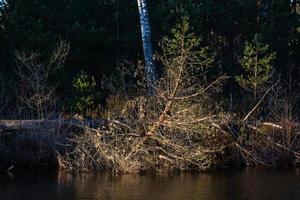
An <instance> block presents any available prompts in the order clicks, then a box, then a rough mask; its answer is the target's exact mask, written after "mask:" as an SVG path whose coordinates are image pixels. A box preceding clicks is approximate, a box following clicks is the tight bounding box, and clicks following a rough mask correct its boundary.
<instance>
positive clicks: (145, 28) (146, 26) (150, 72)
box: [137, 0, 157, 96]
mask: <svg viewBox="0 0 300 200" xmlns="http://www.w3.org/2000/svg"><path fill="white" fill-rule="evenodd" d="M137 2H138V7H139V14H140V24H141V33H142V41H143V49H144V59H145V72H146V78H147V86H148V93H149V95H150V96H152V95H154V92H155V81H156V79H157V77H156V76H157V74H156V69H155V65H154V63H153V50H152V44H151V31H150V22H149V14H148V10H147V4H146V0H137Z"/></svg>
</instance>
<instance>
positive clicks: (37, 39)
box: [0, 0, 300, 113]
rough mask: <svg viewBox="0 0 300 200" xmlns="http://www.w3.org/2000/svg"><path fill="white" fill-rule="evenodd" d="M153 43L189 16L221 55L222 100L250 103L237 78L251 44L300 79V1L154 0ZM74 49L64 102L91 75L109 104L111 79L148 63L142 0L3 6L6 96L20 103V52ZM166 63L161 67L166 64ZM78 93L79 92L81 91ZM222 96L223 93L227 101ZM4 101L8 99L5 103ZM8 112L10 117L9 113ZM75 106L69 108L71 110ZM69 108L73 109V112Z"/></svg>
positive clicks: (282, 74) (54, 78)
mask: <svg viewBox="0 0 300 200" xmlns="http://www.w3.org/2000/svg"><path fill="white" fill-rule="evenodd" d="M148 6H149V7H148V9H149V13H150V20H151V29H152V42H153V46H154V50H155V51H158V49H159V47H158V44H159V41H160V40H161V39H162V38H163V37H164V36H168V35H170V34H171V29H172V28H173V27H174V26H175V25H176V24H178V23H180V21H181V19H182V16H186V17H188V18H189V23H190V26H191V30H192V31H193V32H194V33H195V35H197V36H199V37H200V38H201V40H202V43H203V44H204V45H206V46H208V47H209V48H210V50H211V51H212V53H213V54H214V56H215V59H214V66H215V68H214V70H212V71H210V74H208V76H210V77H215V76H217V75H221V74H226V75H228V76H230V77H231V78H230V79H229V80H228V81H227V82H226V83H225V85H224V88H223V93H222V95H223V96H222V98H224V99H228V98H231V97H233V98H242V96H243V95H244V93H242V92H241V91H242V88H241V87H240V85H239V84H238V82H237V81H236V80H237V79H236V77H237V76H238V75H240V74H243V73H245V70H244V69H243V67H242V64H241V62H240V60H241V59H242V57H243V52H244V49H245V45H246V42H247V41H248V42H251V41H259V42H260V43H263V44H265V45H269V48H268V51H269V52H270V53H271V52H274V53H275V54H276V58H275V59H272V63H271V64H272V69H273V71H272V77H271V78H270V80H273V81H276V80H279V79H280V80H282V81H284V82H287V83H293V84H290V85H292V89H293V90H294V91H295V90H297V88H298V86H299V81H300V68H299V61H300V55H299V52H300V45H299V39H300V37H299V34H300V26H299V2H297V1H296V0H293V1H290V0H222V1H220V0H149V1H148ZM61 40H62V41H65V42H67V43H69V44H70V52H69V55H68V57H67V60H66V62H65V63H64V65H63V66H62V67H60V68H59V70H57V71H56V72H55V73H54V74H51V76H50V77H49V84H50V85H54V86H55V87H57V89H56V92H57V95H58V97H59V99H60V101H59V102H60V103H59V104H60V105H63V106H65V105H69V104H68V102H70V99H71V101H72V98H73V97H74V94H75V93H76V87H74V80H76V77H78V76H80V75H81V77H82V76H87V77H90V80H89V81H90V82H91V84H90V85H91V90H89V91H88V92H89V93H91V94H97V95H94V97H93V101H92V104H102V105H104V104H105V98H106V97H107V96H108V95H110V91H109V90H107V89H106V88H105V87H103V84H101V83H102V81H103V80H104V79H105V77H117V75H118V69H119V68H120V67H125V68H130V67H132V66H137V65H138V62H139V61H140V60H143V51H142V42H141V36H140V24H139V15H138V8H137V2H136V1H133V0H59V1H54V0H7V1H6V2H5V3H2V5H1V7H0V77H1V90H0V91H1V95H2V96H1V97H2V99H5V102H6V104H8V106H7V107H8V108H9V107H12V106H9V105H16V104H15V103H16V101H17V99H18V98H17V92H16V90H17V89H16V88H19V86H20V85H19V84H20V83H19V81H18V75H17V74H16V70H15V66H16V61H15V55H16V52H17V51H24V52H37V53H39V54H40V59H41V60H43V59H44V58H45V59H46V58H47V57H48V56H49V54H51V52H52V50H53V48H54V47H55V46H56V45H57V43H58V42H59V41H61ZM158 66H159V64H158ZM74 88H75V89H74ZM220 97H221V96H220ZM3 102H4V101H3ZM7 107H6V112H7V113H9V110H10V109H8V108H7ZM65 107H68V106H65ZM68 108H69V107H68Z"/></svg>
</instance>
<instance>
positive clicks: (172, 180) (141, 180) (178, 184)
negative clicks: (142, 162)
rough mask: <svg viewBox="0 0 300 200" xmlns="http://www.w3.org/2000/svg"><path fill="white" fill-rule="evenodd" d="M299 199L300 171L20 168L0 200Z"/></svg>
mask: <svg viewBox="0 0 300 200" xmlns="http://www.w3.org/2000/svg"><path fill="white" fill-rule="evenodd" d="M15 199H17V200H31V199H32V200H40V199H41V200H47V199H49V200H60V199H61V200H104V199H105V200H106V199H107V200H110V199H112V200H114V199H118V200H119V199H120V200H122V199H124V200H129V199H140V200H156V199H158V200H159V199H162V200H165V199H174V200H177V199H184V200H195V199H200V200H213V199H230V200H232V199H245V200H246V199H272V200H273V199H283V200H285V199H286V200H291V199H300V170H299V169H298V170H288V171H273V170H243V171H226V172H217V173H209V174H189V173H181V174H175V173H172V174H161V175H155V176H153V175H151V176H150V175H144V176H139V175H124V176H117V177H116V176H111V175H109V174H99V175H88V174H85V175H80V176H79V175H77V176H71V175H68V174H63V173H57V172H43V173H42V172H36V171H31V172H26V173H25V172H23V173H21V172H19V173H16V174H15V175H13V176H12V175H2V176H0V200H15Z"/></svg>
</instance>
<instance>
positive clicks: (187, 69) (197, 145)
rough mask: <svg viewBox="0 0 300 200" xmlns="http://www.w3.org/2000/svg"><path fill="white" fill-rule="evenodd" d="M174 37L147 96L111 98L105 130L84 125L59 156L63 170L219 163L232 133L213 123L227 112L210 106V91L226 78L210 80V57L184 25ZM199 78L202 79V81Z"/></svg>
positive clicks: (198, 167) (221, 120) (127, 169)
mask: <svg viewBox="0 0 300 200" xmlns="http://www.w3.org/2000/svg"><path fill="white" fill-rule="evenodd" d="M173 33H174V37H175V39H174V40H170V39H167V38H165V39H164V40H163V42H162V52H161V54H160V55H161V56H158V58H159V60H160V62H161V63H162V64H163V65H164V69H165V72H164V75H163V76H162V78H161V79H160V80H159V82H158V83H157V85H156V94H155V95H154V96H151V97H149V96H148V97H145V96H140V97H133V98H131V99H118V98H117V97H114V98H111V99H110V101H109V102H110V104H113V103H112V101H113V99H115V100H116V103H117V105H116V106H117V107H118V108H119V109H117V111H116V110H115V109H111V110H109V111H108V112H109V113H110V114H109V116H110V120H109V121H110V124H109V126H108V130H106V131H96V132H94V133H93V130H91V129H87V130H86V132H85V133H83V134H82V135H81V136H78V137H76V138H73V139H72V141H71V142H73V144H75V146H76V148H75V149H73V150H72V151H70V152H69V153H67V156H66V157H64V158H63V157H62V156H61V157H60V164H61V166H62V167H63V168H67V169H71V170H74V169H80V170H83V169H84V170H93V169H103V168H113V170H115V171H121V172H133V171H134V172H137V171H140V170H146V169H161V168H178V169H196V170H207V169H210V168H211V167H212V166H215V165H217V164H218V162H219V160H220V158H221V157H222V154H223V153H224V149H225V147H226V146H227V145H228V143H229V141H230V140H231V137H230V135H229V134H227V133H225V134H224V132H222V131H220V130H219V129H218V127H216V126H214V125H213V124H227V122H228V121H229V120H230V116H228V115H226V114H223V113H221V112H219V111H216V110H214V109H213V105H212V103H211V101H210V94H212V93H213V92H214V91H216V90H217V89H218V88H219V87H218V86H219V85H220V84H221V83H222V81H223V80H224V79H226V77H223V76H222V77H220V78H218V79H216V80H214V81H212V82H211V83H207V81H205V72H206V70H208V69H209V68H210V65H211V64H212V61H213V59H212V57H211V55H210V54H209V51H208V49H207V48H206V47H200V46H199V45H200V41H199V39H197V38H196V37H194V36H193V35H192V34H189V33H188V27H187V26H185V25H183V26H181V27H177V29H174V30H173ZM201 80H203V81H201Z"/></svg>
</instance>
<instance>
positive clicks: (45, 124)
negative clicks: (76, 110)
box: [0, 119, 107, 132]
mask: <svg viewBox="0 0 300 200" xmlns="http://www.w3.org/2000/svg"><path fill="white" fill-rule="evenodd" d="M106 124H107V121H106V120H92V119H83V120H78V119H53V120H0V132H9V131H26V130H37V129H43V130H46V129H58V128H62V127H65V128H84V127H89V128H101V127H105V126H106Z"/></svg>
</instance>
